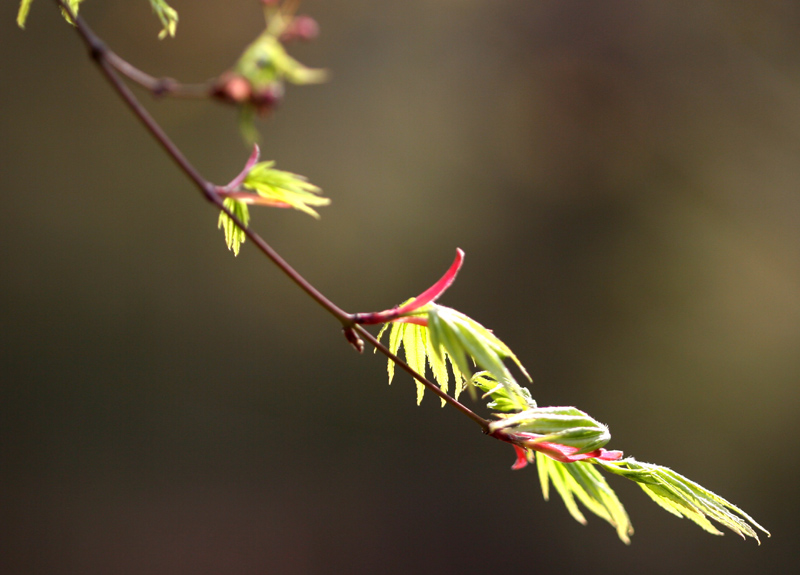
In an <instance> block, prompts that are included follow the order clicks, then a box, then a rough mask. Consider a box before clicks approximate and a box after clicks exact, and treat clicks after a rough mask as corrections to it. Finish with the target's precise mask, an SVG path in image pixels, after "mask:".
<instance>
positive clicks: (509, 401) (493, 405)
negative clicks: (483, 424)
mask: <svg viewBox="0 0 800 575" xmlns="http://www.w3.org/2000/svg"><path fill="white" fill-rule="evenodd" d="M470 383H471V384H472V385H474V386H475V387H477V388H478V389H480V390H481V391H483V392H484V395H483V397H484V399H485V398H487V397H488V398H491V400H492V401H490V402H489V403H488V404H487V405H486V407H488V408H489V409H493V410H495V411H500V412H503V413H507V412H519V411H523V410H526V409H534V408H536V401H534V399H533V397H531V392H530V391H528V388H526V387H522V386H521V385H519V384H517V382H511V383H510V384H506V385H503V384H501V383H497V380H496V379H495V378H494V377H492V374H491V373H489V372H488V371H479V372H477V373H475V374H474V375H473V376H472V378H471V379H470Z"/></svg>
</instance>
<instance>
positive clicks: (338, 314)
mask: <svg viewBox="0 0 800 575" xmlns="http://www.w3.org/2000/svg"><path fill="white" fill-rule="evenodd" d="M55 2H56V4H58V5H59V6H60V7H61V8H63V9H64V10H65V11H66V12H67V14H68V15H69V16H70V18H71V19H72V21H73V22H75V26H76V28H77V30H78V32H79V34H80V36H81V38H83V40H84V42H85V43H86V45H87V46H88V48H89V53H90V55H91V57H92V59H93V60H94V61H95V63H96V64H97V65H98V66H99V67H100V69H101V70H102V72H103V74H104V75H105V77H106V79H107V80H108V81H109V83H110V84H111V86H112V87H113V88H114V90H116V92H117V94H118V95H119V96H120V98H122V100H123V101H124V102H125V103H126V104H127V105H128V107H129V108H130V109H131V111H132V112H133V114H134V115H135V116H136V117H137V118H138V119H139V121H141V122H142V124H143V125H144V126H145V128H147V130H148V131H149V132H150V134H151V135H152V136H153V137H154V138H155V139H156V141H157V142H158V143H159V144H160V145H161V147H162V148H164V151H166V152H167V155H169V156H170V157H171V158H172V160H173V161H174V162H175V163H176V164H177V165H178V167H179V168H180V169H181V171H183V173H184V174H186V176H187V177H188V178H189V179H190V180H192V181H193V182H194V183H195V185H196V186H197V187H198V188H199V189H200V191H201V192H202V194H203V197H205V198H206V200H208V201H209V202H210V203H212V204H214V205H215V206H216V207H217V208H218V209H219V210H221V211H222V212H224V213H225V214H226V215H227V216H228V217H229V218H230V219H231V220H232V221H233V223H234V224H236V226H237V227H238V228H239V229H241V230H242V231H243V232H244V233H245V235H246V236H247V237H248V238H249V239H250V240H251V241H252V242H253V244H254V245H255V246H256V247H257V248H258V249H259V250H260V251H261V252H262V253H264V255H266V256H267V257H268V258H269V259H270V260H272V262H273V263H274V264H275V265H276V266H278V268H279V269H280V270H281V271H282V272H283V273H284V274H285V275H286V276H288V277H289V279H291V280H292V281H293V282H294V283H295V284H296V285H297V286H298V287H300V288H301V289H302V290H303V291H305V292H306V293H307V294H308V295H309V296H310V297H311V298H312V299H313V300H314V301H316V302H317V303H318V304H320V305H321V306H322V307H323V308H324V309H325V310H327V311H328V312H329V313H330V314H331V315H333V316H334V317H335V318H336V319H337V320H339V321H340V322H341V324H342V326H343V327H344V328H345V334H346V335H347V334H350V333H358V334H359V335H360V336H362V337H363V338H364V339H366V340H367V341H369V342H370V344H372V345H373V346H374V347H375V348H376V349H378V350H380V352H381V353H383V354H384V355H386V357H388V358H389V359H390V360H391V361H393V362H394V363H395V364H397V365H398V366H399V367H400V368H401V369H403V370H405V371H406V372H408V373H409V374H410V375H411V376H412V377H413V378H414V379H416V380H417V381H419V382H420V383H421V384H422V385H424V386H425V387H426V388H428V389H429V390H430V391H431V392H432V393H434V394H436V395H437V396H439V397H440V398H441V399H443V400H444V401H446V402H447V403H448V404H450V405H451V406H453V407H454V408H456V409H457V410H458V411H460V412H461V413H463V414H464V415H466V416H467V417H469V418H470V419H471V420H472V421H474V422H475V423H477V424H478V425H479V426H480V427H481V429H482V430H483V431H484V433H488V429H489V422H488V421H486V420H485V419H483V418H482V417H480V416H479V415H477V414H476V413H474V412H473V411H472V410H470V409H469V408H468V407H466V406H465V405H463V404H462V403H461V402H459V401H458V400H456V399H454V398H453V397H451V396H449V395H448V394H446V393H445V392H443V391H442V390H441V389H439V387H438V386H436V385H435V384H434V383H432V382H431V381H430V380H428V379H427V378H425V377H424V376H423V375H421V374H419V373H418V372H417V371H415V370H414V369H412V368H411V367H410V366H409V365H408V364H407V363H406V362H404V361H403V360H401V359H400V358H399V357H397V356H396V355H395V354H393V353H392V352H391V351H390V350H389V349H388V348H387V347H386V346H384V345H383V344H382V343H381V342H379V341H378V340H377V339H376V338H375V336H373V335H372V334H371V333H370V332H368V331H367V330H366V329H365V328H364V327H362V326H360V325H357V324H355V322H354V317H355V316H353V315H352V314H349V313H347V312H346V311H344V310H342V309H341V308H340V307H339V306H337V305H336V304H334V303H333V302H332V301H331V300H329V299H328V298H327V297H326V296H325V295H323V294H322V293H321V292H320V291H319V290H317V289H316V288H315V287H314V286H313V285H311V283H310V282H309V281H308V280H306V279H305V278H304V277H303V276H302V275H301V274H300V273H299V272H297V271H296V270H295V269H294V268H293V267H292V266H291V265H289V263H288V262H286V260H284V259H283V258H282V257H281V256H280V255H279V254H278V253H277V252H276V251H275V250H274V249H273V248H272V247H271V246H270V245H269V244H268V243H267V242H266V241H265V240H264V239H263V238H262V237H261V236H260V235H258V234H257V233H256V232H254V231H252V230H250V229H249V228H247V227H246V226H245V225H244V223H243V222H242V221H241V220H240V219H239V218H237V217H236V215H234V214H233V213H232V212H231V211H230V210H229V209H228V208H227V207H226V206H225V205H224V203H223V199H222V198H221V197H220V194H219V193H218V191H217V186H215V185H214V184H213V183H211V182H209V181H208V180H206V179H205V178H204V177H203V176H202V175H201V174H200V172H199V171H198V170H197V169H196V168H195V167H194V166H193V165H192V163H191V162H189V160H188V159H187V158H186V156H184V155H183V153H182V152H181V151H180V149H179V148H178V147H177V146H176V145H175V143H174V142H173V141H172V140H171V139H170V138H169V136H167V134H166V132H164V130H163V129H162V128H161V126H160V125H159V124H158V123H157V122H156V121H155V120H154V119H153V117H152V116H151V115H150V113H149V112H148V111H147V110H146V109H145V108H144V106H142V104H141V103H140V102H139V100H138V99H137V98H136V96H135V95H134V94H133V92H132V91H131V89H130V88H128V86H127V85H126V84H125V83H124V82H123V81H122V79H121V78H120V77H119V74H118V70H119V66H120V64H121V62H124V60H122V58H120V57H119V56H117V55H116V54H114V53H113V52H112V51H111V50H110V49H109V48H108V47H107V46H106V45H105V43H104V42H103V41H102V40H100V38H99V37H98V36H97V35H96V34H95V33H94V32H93V31H92V30H91V29H90V28H89V26H88V25H87V24H86V22H85V21H84V20H83V19H82V18H81V17H79V16H76V15H75V14H74V13H73V12H72V10H70V7H69V6H68V5H67V3H66V2H65V1H64V0H55ZM109 55H112V56H111V58H112V59H114V60H115V63H114V64H112V63H111V62H110V61H109ZM123 67H124V66H123ZM131 68H133V67H132V66H131ZM142 74H144V73H142ZM145 76H146V74H145ZM148 77H149V78H152V77H150V76H148ZM348 339H350V338H349V337H348ZM351 343H354V342H353V341H351ZM354 345H355V344H354ZM362 345H363V344H362ZM356 347H357V346H356Z"/></svg>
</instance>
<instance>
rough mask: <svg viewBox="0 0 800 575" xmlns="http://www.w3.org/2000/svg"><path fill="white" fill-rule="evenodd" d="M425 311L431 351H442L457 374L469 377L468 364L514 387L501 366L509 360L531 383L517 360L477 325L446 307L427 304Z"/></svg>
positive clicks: (488, 331)
mask: <svg viewBox="0 0 800 575" xmlns="http://www.w3.org/2000/svg"><path fill="white" fill-rule="evenodd" d="M423 309H425V310H426V311H427V315H428V317H427V323H428V329H429V330H430V340H431V347H433V350H434V352H435V353H441V350H444V351H446V352H447V353H448V355H449V356H450V358H451V359H452V360H453V361H454V363H455V365H457V366H458V369H459V370H460V371H461V373H465V374H466V373H470V372H471V371H472V370H471V366H470V360H471V361H473V362H474V363H475V365H477V366H478V367H479V368H481V369H483V370H486V371H488V372H489V373H490V374H491V375H492V377H494V378H495V379H496V380H497V381H498V382H499V383H502V384H503V385H509V386H511V385H512V383H515V380H514V377H513V376H512V375H511V372H510V371H509V370H508V368H507V367H506V366H505V364H504V363H503V360H504V359H511V360H513V361H514V363H516V364H517V367H519V369H520V371H522V373H523V374H524V375H525V377H527V378H528V380H531V377H530V376H529V375H528V372H527V371H526V370H525V368H524V367H523V365H522V363H520V361H519V360H518V359H517V356H516V355H514V353H513V352H512V351H511V350H510V349H509V348H508V346H507V345H506V344H504V343H503V342H502V341H500V339H499V338H498V337H497V336H496V335H494V334H493V333H492V332H491V331H490V330H488V329H486V328H485V327H483V326H482V325H481V324H479V323H478V322H476V321H475V320H473V319H472V318H469V317H467V316H466V315H464V314H462V313H460V312H457V311H456V310H454V309H451V308H449V307H445V306H441V305H438V304H430V305H429V306H428V307H426V308H423Z"/></svg>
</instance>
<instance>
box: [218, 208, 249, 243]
mask: <svg viewBox="0 0 800 575" xmlns="http://www.w3.org/2000/svg"><path fill="white" fill-rule="evenodd" d="M223 204H224V205H225V207H226V208H228V209H229V210H230V211H231V213H233V215H234V216H236V217H238V218H239V219H240V220H241V222H242V223H243V224H244V225H245V227H247V226H248V225H249V224H250V212H249V211H248V209H247V204H245V203H244V202H240V201H238V200H236V199H234V198H225V200H224V202H223ZM217 228H222V230H223V231H224V232H225V244H227V246H228V249H229V250H231V251H232V252H233V255H235V256H238V255H239V249H240V247H241V245H242V244H243V243H244V240H245V239H246V237H247V236H246V235H245V233H244V230H242V229H240V228H239V226H237V225H236V224H235V223H233V220H232V219H230V218H229V217H228V214H226V213H225V212H220V213H219V220H217Z"/></svg>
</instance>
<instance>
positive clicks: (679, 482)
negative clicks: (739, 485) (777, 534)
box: [597, 457, 769, 543]
mask: <svg viewBox="0 0 800 575" xmlns="http://www.w3.org/2000/svg"><path fill="white" fill-rule="evenodd" d="M597 463H598V464H599V465H601V466H602V467H603V468H604V469H606V470H607V471H609V472H611V473H615V474H617V475H622V476H623V477H626V478H627V479H630V480H632V481H635V482H637V483H639V486H640V487H641V488H642V490H643V491H644V492H645V493H646V494H647V495H648V496H649V497H650V498H651V499H653V501H655V502H656V503H657V504H658V505H660V506H661V507H662V508H663V509H665V510H667V511H669V512H670V513H672V514H673V515H676V516H678V517H686V518H687V519H689V520H691V521H693V522H694V523H696V524H697V525H699V526H700V527H701V528H703V529H704V530H706V531H708V532H709V533H713V534H715V535H721V534H722V533H721V532H720V531H719V530H718V529H717V528H716V527H715V526H714V525H713V524H712V523H711V522H710V521H709V519H710V520H713V521H716V522H717V523H719V524H720V525H722V526H723V527H727V528H728V529H730V530H731V531H733V532H734V533H736V534H737V535H739V536H741V537H742V538H744V537H748V536H749V537H753V538H754V539H755V540H756V541H758V542H759V543H760V540H759V538H758V533H757V532H756V531H755V529H754V528H756V529H759V530H761V531H763V532H764V533H766V534H767V536H769V531H767V530H766V529H764V528H763V527H762V526H761V525H759V524H758V523H757V522H756V521H755V520H754V519H753V518H752V517H750V516H749V515H747V514H746V513H745V512H744V511H742V510H741V509H739V508H738V507H736V506H735V505H734V504H733V503H731V502H730V501H727V500H726V499H723V498H722V497H720V496H719V495H717V494H716V493H713V492H711V491H709V490H708V489H706V488H704V487H702V486H701V485H699V484H697V483H695V482H694V481H692V480H690V479H688V478H686V477H684V476H683V475H680V474H679V473H676V472H674V471H672V470H671V469H669V468H667V467H663V466H660V465H654V464H652V463H642V462H640V461H636V460H635V459H633V458H632V457H628V458H626V459H623V460H620V461H615V462H604V461H598V462H597Z"/></svg>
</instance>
